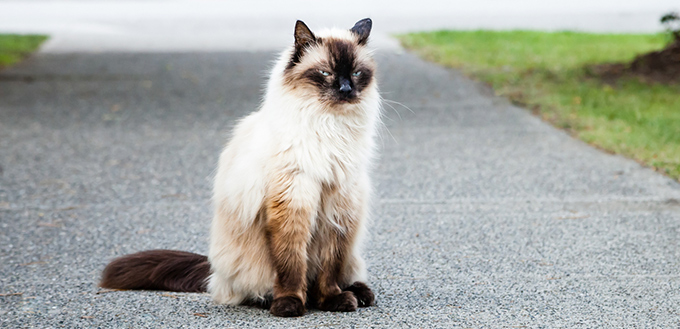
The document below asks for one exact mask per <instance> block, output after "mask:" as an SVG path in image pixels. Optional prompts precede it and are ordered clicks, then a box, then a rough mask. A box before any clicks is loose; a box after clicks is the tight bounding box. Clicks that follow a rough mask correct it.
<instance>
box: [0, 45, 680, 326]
mask: <svg viewBox="0 0 680 329" xmlns="http://www.w3.org/2000/svg"><path fill="white" fill-rule="evenodd" d="M272 56H273V54H272V53H269V52H256V53H252V52H248V53H245V52H230V53H212V54H152V53H150V54H69V55H66V54H39V55H37V56H35V57H33V58H31V59H30V60H28V61H26V62H24V63H23V64H21V65H19V66H17V67H14V68H12V69H9V70H6V71H3V72H2V73H0V165H1V166H2V171H1V172H2V175H1V176H0V225H1V228H2V230H1V233H0V287H1V288H0V293H2V294H12V293H17V294H18V295H3V296H0V299H1V301H2V302H1V303H0V327H3V328H13V327H28V326H32V327H39V328H48V327H60V326H64V327H91V326H92V327H94V326H100V327H131V328H140V327H182V326H184V327H190V326H193V327H206V328H207V327H220V326H224V327H255V326H257V327H281V328H284V327H310V326H312V327H351V326H355V327H368V326H374V327H386V328H396V327H404V328H410V327H424V328H426V327H440V328H450V327H456V326H460V327H497V326H504V327H513V326H520V327H521V326H527V327H569V328H573V327H589V328H593V327H623V326H639V327H666V328H669V327H677V326H678V325H680V322H679V320H678V319H679V316H678V313H677V312H678V309H680V275H678V273H680V251H679V250H680V249H678V241H680V184H678V183H676V182H673V181H671V180H669V179H668V178H666V177H664V176H661V175H659V174H656V173H654V172H653V171H651V170H650V169H646V168H642V167H640V166H639V165H638V164H636V163H635V162H633V161H630V160H626V159H623V158H621V157H617V156H612V155H608V154H605V153H602V152H600V151H598V150H595V149H593V148H591V147H589V146H588V145H585V144H583V143H581V142H579V141H576V140H574V139H572V138H570V137H569V136H567V135H566V134H565V133H563V132H562V131H559V130H556V129H554V128H552V127H550V126H549V125H547V124H545V123H543V122H541V121H540V120H538V119H537V118H535V117H533V116H532V115H530V114H529V113H528V112H527V111H525V110H522V109H518V108H516V107H514V106H512V105H510V104H508V103H507V102H506V101H505V100H503V99H500V98H497V97H494V96H493V95H492V92H491V91H489V90H488V89H487V88H485V87H483V86H479V85H477V84H475V83H473V82H470V81H469V80H467V79H465V78H463V77H461V75H460V74H459V73H457V72H455V71H449V70H445V69H442V68H439V67H437V66H434V65H431V64H427V63H424V62H422V61H420V60H418V59H417V58H415V57H414V56H412V55H409V54H403V55H398V54H394V53H392V52H387V53H385V52H379V53H378V58H379V64H380V72H381V78H382V81H383V83H382V89H383V91H384V95H385V97H386V98H387V99H390V100H393V101H396V102H400V103H403V104H405V105H406V106H408V107H409V108H410V109H411V111H412V112H411V111H409V110H406V109H405V108H404V107H402V106H400V105H396V104H394V103H390V102H388V104H394V105H393V106H394V107H395V109H394V110H393V109H391V108H390V107H389V106H388V107H387V108H386V110H385V119H384V121H385V125H386V129H384V130H383V133H382V142H381V143H380V144H381V153H382V157H381V159H380V161H379V163H378V165H377V167H376V170H375V175H374V177H375V181H376V186H377V201H376V203H375V207H374V208H375V209H374V213H375V216H374V217H375V220H374V223H373V225H372V238H371V239H370V240H369V243H368V248H367V252H366V254H367V258H368V262H369V263H370V268H369V272H370V281H371V284H372V286H373V287H374V289H375V291H376V293H377V296H378V305H377V306H376V307H372V308H369V309H362V310H361V311H359V312H356V313H351V314H332V313H321V312H316V311H313V312H311V314H309V315H307V316H306V317H304V318H301V319H294V320H290V319H277V318H273V317H271V316H270V315H269V314H268V313H267V312H266V311H261V310H257V309H251V308H246V307H224V306H217V305H214V304H213V303H212V302H211V301H210V298H209V296H207V295H203V294H183V293H163V292H101V291H100V289H98V288H97V287H96V282H97V280H98V276H99V273H100V271H101V269H102V268H103V267H104V265H105V264H106V263H107V261H109V260H110V259H111V258H112V257H114V256H117V255H121V254H124V253H129V252H134V251H138V250H144V249H149V248H173V249H182V250H190V251H196V252H205V251H206V249H207V241H206V240H207V232H208V226H209V220H210V209H209V205H208V203H209V201H208V200H209V197H210V193H209V190H210V176H211V173H212V172H213V169H214V165H215V163H216V161H217V155H218V152H219V150H220V148H221V146H222V144H223V143H224V141H225V138H226V134H227V132H228V130H229V128H230V127H231V126H232V125H233V124H234V122H235V120H236V119H237V118H238V117H240V116H242V115H244V114H246V113H248V112H249V111H250V110H252V109H253V108H255V107H256V106H257V102H258V97H259V94H260V86H261V85H262V76H263V75H264V71H265V70H266V68H267V66H268V62H269V61H270V60H271V58H272Z"/></svg>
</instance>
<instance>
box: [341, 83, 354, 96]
mask: <svg viewBox="0 0 680 329" xmlns="http://www.w3.org/2000/svg"><path fill="white" fill-rule="evenodd" d="M351 91H352V86H351V85H350V83H349V80H347V79H340V92H341V93H343V94H349V93H350V92H351Z"/></svg>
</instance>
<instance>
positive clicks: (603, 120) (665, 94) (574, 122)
mask: <svg viewBox="0 0 680 329" xmlns="http://www.w3.org/2000/svg"><path fill="white" fill-rule="evenodd" d="M399 38H400V40H401V42H402V44H403V45H404V46H405V47H407V48H409V49H412V50H413V51H415V52H416V53H418V54H420V55H421V56H423V57H425V58H426V59H428V60H432V61H435V62H438V63H441V64H443V65H446V66H450V67H455V68H459V69H461V70H462V71H463V72H465V73H466V74H468V75H470V76H472V77H474V78H476V79H479V80H481V81H484V82H487V83H489V84H490V85H491V86H492V87H493V88H494V89H495V90H496V93H497V94H499V95H504V96H506V97H509V98H510V99H512V100H513V101H515V102H517V103H519V104H522V105H524V106H525V107H527V108H529V109H531V110H533V111H536V112H537V113H539V114H540V115H541V116H542V117H543V118H544V119H546V120H548V121H550V122H551V123H553V124H554V125H556V126H558V127H561V128H564V129H567V130H569V131H570V132H571V133H572V134H573V135H574V136H576V137H578V138H581V139H582V140H584V141H586V142H588V143H591V144H593V145H596V146H597V147H600V148H602V149H605V150H608V151H611V152H614V153H619V154H623V155H626V156H629V157H632V158H634V159H636V160H638V161H640V162H641V163H644V164H646V165H648V166H651V167H653V168H655V169H657V170H659V171H662V172H664V173H666V174H668V175H669V176H671V177H673V178H675V179H679V178H680V85H678V84H675V85H661V84H648V83H643V82H640V81H638V80H637V79H632V78H628V79H624V80H619V81H616V82H614V83H612V84H607V83H605V82H603V81H600V80H599V79H598V78H595V77H593V76H592V74H588V72H589V70H588V66H590V65H592V64H598V63H612V62H629V61H631V60H632V59H633V58H634V57H635V56H636V55H638V54H642V53H645V52H648V51H651V50H657V49H661V48H663V46H664V45H665V44H666V41H667V37H666V36H665V35H662V34H653V35H649V34H647V35H645V34H588V33H577V32H555V33H550V32H531V31H507V32H493V31H438V32H429V33H413V34H406V35H400V36H399Z"/></svg>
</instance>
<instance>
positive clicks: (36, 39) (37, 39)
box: [0, 34, 47, 68]
mask: <svg viewBox="0 0 680 329" xmlns="http://www.w3.org/2000/svg"><path fill="white" fill-rule="evenodd" d="M45 40H47V37H46V36H44V35H17V34H0V68H3V67H6V66H10V65H12V64H14V63H16V62H18V61H20V60H21V59H23V58H24V57H26V56H28V55H29V54H30V53H32V52H33V51H35V50H36V49H38V46H40V44H41V43H43V41H45Z"/></svg>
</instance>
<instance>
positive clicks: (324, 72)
mask: <svg viewBox="0 0 680 329" xmlns="http://www.w3.org/2000/svg"><path fill="white" fill-rule="evenodd" d="M319 73H321V75H323V76H325V77H327V76H329V75H330V73H328V72H326V71H322V70H319Z"/></svg>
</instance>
